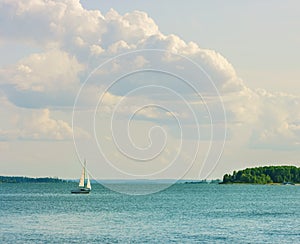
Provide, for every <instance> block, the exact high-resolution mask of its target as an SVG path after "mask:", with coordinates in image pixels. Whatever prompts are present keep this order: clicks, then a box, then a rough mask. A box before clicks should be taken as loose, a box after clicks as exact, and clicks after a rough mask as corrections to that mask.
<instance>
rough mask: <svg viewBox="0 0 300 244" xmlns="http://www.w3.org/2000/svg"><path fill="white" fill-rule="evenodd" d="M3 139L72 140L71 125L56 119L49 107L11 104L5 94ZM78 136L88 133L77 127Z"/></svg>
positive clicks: (0, 111) (0, 110)
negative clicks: (26, 106) (39, 107)
mask: <svg viewBox="0 0 300 244" xmlns="http://www.w3.org/2000/svg"><path fill="white" fill-rule="evenodd" d="M0 101H1V108H0V117H1V118H2V120H1V129H0V140H1V141H13V140H53V141H62V140H71V139H72V138H73V134H72V128H71V126H70V125H69V124H68V123H67V122H65V121H63V120H62V119H55V118H53V116H52V115H51V112H50V110H49V109H38V110H37V109H34V110H33V109H30V110H29V109H24V108H19V107H16V106H15V105H13V104H11V103H10V102H9V101H8V100H7V98H5V97H4V96H2V97H0ZM76 130H77V136H79V137H81V138H86V137H88V135H87V134H86V133H85V132H84V131H83V130H82V129H80V128H76Z"/></svg>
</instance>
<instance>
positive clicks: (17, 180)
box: [0, 176, 67, 183]
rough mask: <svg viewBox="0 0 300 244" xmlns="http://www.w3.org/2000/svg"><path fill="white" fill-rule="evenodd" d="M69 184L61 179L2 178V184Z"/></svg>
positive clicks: (0, 178) (0, 181)
mask: <svg viewBox="0 0 300 244" xmlns="http://www.w3.org/2000/svg"><path fill="white" fill-rule="evenodd" d="M62 182H67V181H66V180H62V179H59V178H53V177H39V178H31V177H25V176H0V183H62Z"/></svg>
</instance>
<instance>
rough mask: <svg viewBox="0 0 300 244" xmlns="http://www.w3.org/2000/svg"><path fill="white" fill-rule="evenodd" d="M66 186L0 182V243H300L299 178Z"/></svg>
mask: <svg viewBox="0 0 300 244" xmlns="http://www.w3.org/2000/svg"><path fill="white" fill-rule="evenodd" d="M74 187H75V188H76V185H75V183H24V184H20V183H17V184H11V183H10V184H9V183H3V184H0V243H293V244H294V243H300V186H292V185H247V184H240V185H238V184H235V185H220V184H174V185H172V186H170V187H169V188H167V189H165V190H163V191H160V192H156V193H153V194H147V195H127V194H121V193H118V192H115V191H112V190H110V189H108V188H107V187H103V186H102V185H101V184H93V189H92V192H91V193H90V194H88V195H74V194H70V190H71V189H73V188H74ZM122 187H123V189H124V188H126V187H128V188H130V187H133V186H132V184H126V183H123V185H122ZM139 187H146V188H147V187H148V186H147V185H143V184H140V185H139ZM162 188H164V187H162Z"/></svg>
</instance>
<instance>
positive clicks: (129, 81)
mask: <svg viewBox="0 0 300 244" xmlns="http://www.w3.org/2000/svg"><path fill="white" fill-rule="evenodd" d="M0 16H1V21H0V29H1V43H2V45H5V43H21V44H22V45H23V46H24V48H26V47H27V46H35V47H38V48H39V50H41V51H40V52H39V53H34V54H31V55H29V56H27V57H24V58H22V59H20V60H19V61H18V62H17V63H16V64H14V65H9V66H6V67H2V68H1V70H0V84H1V90H2V91H3V92H4V93H5V96H6V97H8V98H9V99H10V102H12V103H14V104H15V105H16V106H18V107H25V108H37V109H38V110H37V112H36V113H34V112H32V111H31V110H28V113H29V115H28V119H27V120H28V123H27V122H26V121H23V122H22V123H23V125H24V127H26V128H27V129H28V130H26V131H25V132H24V131H23V132H22V133H23V134H20V133H21V132H20V131H19V132H18V133H17V135H14V133H15V132H11V133H10V135H11V136H12V137H20V138H21V137H23V138H34V137H36V138H46V137H48V138H52V139H59V138H69V136H70V134H69V132H70V131H69V127H68V125H67V124H65V123H64V122H63V121H59V120H55V119H53V118H51V111H50V110H49V107H50V108H51V107H64V106H72V105H73V101H74V99H75V97H76V94H77V92H78V90H79V88H80V86H81V85H82V84H83V83H84V81H85V79H86V76H87V75H89V74H90V72H91V71H92V70H93V69H94V68H95V67H97V66H98V65H99V64H103V62H105V61H107V60H108V59H109V58H112V57H114V56H117V55H120V54H124V53H126V52H128V51H137V50H140V49H161V50H166V51H167V52H162V53H160V55H158V53H157V52H156V54H153V52H152V53H151V52H150V51H149V52H148V53H147V52H144V53H139V54H136V55H132V56H126V58H119V59H115V60H113V61H112V62H110V63H108V64H105V65H103V67H101V69H100V70H97V72H95V73H94V74H93V76H91V77H90V79H89V81H88V82H87V83H86V86H85V87H84V89H83V90H82V93H83V94H84V95H83V96H82V97H81V98H80V99H79V100H78V105H79V106H80V105H81V106H95V104H96V103H97V101H98V100H99V97H100V95H101V93H103V92H108V94H110V97H109V96H107V97H106V99H107V100H106V101H105V103H104V105H105V106H106V109H107V110H106V111H107V112H110V111H111V110H112V106H113V105H114V104H116V101H119V100H120V99H121V98H122V96H125V95H126V94H127V93H128V92H129V91H130V90H131V89H135V88H138V87H139V86H143V85H147V84H148V85H149V84H152V85H162V86H164V87H167V88H170V89H171V90H173V91H175V92H177V93H179V94H181V95H183V96H184V98H186V99H187V101H188V102H190V103H191V104H194V105H193V106H194V108H195V109H196V110H197V111H200V112H199V119H200V120H201V121H202V123H203V124H205V123H208V122H209V121H208V120H207V119H206V120H205V119H204V118H205V117H207V116H208V115H207V114H205V113H204V112H203V111H204V110H205V105H207V107H208V109H210V112H211V113H212V114H213V116H214V118H215V121H214V123H220V121H222V119H223V122H224V118H222V107H221V106H217V105H218V104H219V103H220V99H218V93H217V92H216V91H218V92H219V93H220V95H221V97H222V99H223V101H224V104H225V108H226V112H227V121H228V126H229V129H230V131H231V134H232V135H234V136H235V137H234V138H238V137H239V136H240V133H241V130H243V135H244V137H245V139H244V144H245V145H250V147H253V146H254V145H256V147H261V148H278V147H280V148H282V149H285V148H289V147H292V148H296V149H297V148H298V145H299V141H300V140H299V136H300V135H299V121H300V115H299V112H298V109H297V107H298V106H299V97H291V96H290V95H288V94H275V93H269V92H267V91H264V90H251V89H250V88H249V87H247V84H246V83H245V82H243V80H242V79H241V78H240V77H238V75H237V73H236V71H235V69H234V67H233V65H232V64H231V63H230V62H229V61H228V60H227V59H226V58H225V57H223V56H222V55H221V54H220V53H218V52H216V51H214V50H208V49H203V48H201V47H200V46H199V45H198V44H197V43H195V42H186V41H184V40H182V39H181V38H180V37H178V36H176V35H174V34H170V35H165V34H164V33H161V32H160V30H159V27H158V25H157V24H156V23H155V21H154V20H153V19H152V18H150V17H149V16H148V15H147V13H145V12H141V11H133V12H131V13H126V14H124V15H121V14H119V13H117V12H116V11H115V10H113V9H111V10H109V11H108V12H107V13H106V14H105V15H103V14H102V13H101V12H100V11H98V10H86V9H84V8H83V7H82V6H81V4H80V2H79V0H61V1H54V0H50V1H42V0H28V1H20V0H3V1H1V3H0ZM181 55H183V56H185V57H187V58H190V59H191V60H193V61H194V62H196V63H197V64H198V65H199V66H197V65H191V63H189V61H187V59H185V58H184V57H183V56H181ZM127 57H128V58H127ZM142 69H157V70H162V69H165V70H167V71H168V72H169V74H168V75H167V74H162V73H159V72H157V73H155V74H154V73H150V72H148V73H147V74H146V73H145V72H144V73H143V74H133V75H131V76H128V77H124V78H123V79H121V80H118V79H119V78H120V76H121V75H124V74H127V73H130V72H131V73H132V72H134V71H136V70H142ZM172 74H174V75H177V76H176V77H175V76H172ZM85 75H86V76H85ZM178 77H184V78H186V80H188V81H189V82H190V83H191V84H192V85H193V86H194V87H195V88H196V90H197V92H199V93H200V95H202V98H203V97H204V98H205V101H203V100H201V98H200V97H199V96H197V95H198V94H195V93H197V92H195V90H193V89H191V87H189V86H187V85H185V84H184V82H183V81H182V80H180V79H178ZM117 80H118V84H117V85H115V86H112V89H111V90H109V91H105V89H106V88H107V86H108V85H109V84H110V82H112V81H117ZM128 96H132V97H130V98H129V100H128V101H129V102H128V106H127V107H124V108H122V109H121V111H122V113H123V114H126V113H132V111H136V109H137V107H138V106H139V105H140V104H144V103H145V102H148V103H154V102H160V103H161V104H164V105H167V104H174V105H175V106H176V107H175V106H173V107H171V108H172V111H171V112H173V113H174V114H176V115H178V117H180V116H181V117H182V118H185V120H186V121H187V120H188V118H191V116H186V108H184V106H182V104H181V105H180V103H176V101H177V102H178V98H176V96H168V95H166V93H162V92H161V93H158V92H153V91H151V89H149V91H148V92H145V93H142V94H138V95H136V94H135V96H134V94H133V95H128ZM176 99H177V100H176ZM7 109H11V108H7ZM24 113H25V112H24ZM140 115H141V116H139V119H141V117H142V118H144V119H145V120H147V119H149V120H151V119H153V118H155V119H156V118H161V120H162V121H163V119H165V117H168V116H167V114H166V113H162V112H158V111H156V110H155V109H153V108H152V109H148V110H145V111H141V113H140ZM142 115H143V116H142ZM25 117H26V116H25ZM32 121H33V122H32ZM34 121H35V122H34ZM203 121H205V123H204V122H203ZM22 123H21V124H22ZM31 123H32V125H34V126H33V127H30V124H31ZM35 123H37V124H35ZM47 128H48V129H49V130H47ZM34 131H36V132H37V135H35V134H34ZM1 133H2V135H4V134H5V133H6V132H5V131H2V132H1ZM21 135H22V136H21ZM4 137H9V136H8V135H7V134H5V136H4Z"/></svg>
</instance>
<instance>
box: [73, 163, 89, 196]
mask: <svg viewBox="0 0 300 244" xmlns="http://www.w3.org/2000/svg"><path fill="white" fill-rule="evenodd" d="M86 179H87V183H86V184H85V182H86ZM91 189H92V187H91V182H90V177H89V175H88V174H87V172H86V161H85V160H84V166H83V169H82V173H81V177H80V181H79V185H78V188H77V189H75V190H72V191H71V193H74V194H89V193H90V191H91Z"/></svg>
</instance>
